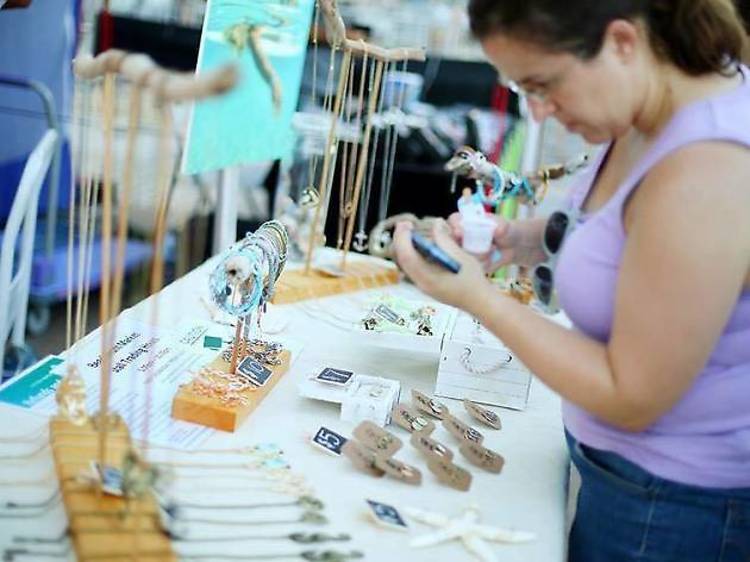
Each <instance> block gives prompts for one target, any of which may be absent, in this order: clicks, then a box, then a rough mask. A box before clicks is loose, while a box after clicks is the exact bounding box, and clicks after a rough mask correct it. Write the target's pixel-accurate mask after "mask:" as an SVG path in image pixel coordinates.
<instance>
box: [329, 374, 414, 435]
mask: <svg viewBox="0 0 750 562" xmlns="http://www.w3.org/2000/svg"><path fill="white" fill-rule="evenodd" d="M400 396H401V383H400V382H399V381H397V380H393V379H386V378H383V377H371V376H368V375H356V377H355V378H354V381H353V382H352V384H351V385H350V387H349V389H348V390H347V392H346V394H345V395H344V397H343V401H342V402H341V421H345V422H351V423H353V424H358V423H360V422H363V421H366V420H367V421H371V422H373V423H375V424H377V425H379V426H380V427H385V426H386V425H388V424H389V423H390V421H391V411H392V410H393V407H394V406H395V405H396V404H398V400H399V397H400Z"/></svg>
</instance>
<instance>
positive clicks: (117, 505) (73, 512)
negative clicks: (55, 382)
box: [50, 417, 177, 562]
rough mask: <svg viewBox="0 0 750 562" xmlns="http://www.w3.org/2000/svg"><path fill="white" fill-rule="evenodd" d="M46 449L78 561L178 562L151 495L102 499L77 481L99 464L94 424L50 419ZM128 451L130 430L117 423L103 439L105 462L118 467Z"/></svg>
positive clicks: (105, 497) (100, 494)
mask: <svg viewBox="0 0 750 562" xmlns="http://www.w3.org/2000/svg"><path fill="white" fill-rule="evenodd" d="M50 445H51V447H52V453H53V456H54V459H55V468H56V471H57V476H58V479H59V481H60V491H61V494H62V499H63V503H64V505H65V512H66V514H67V517H68V528H69V533H70V539H71V543H72V546H73V549H74V550H75V553H76V559H77V560H89V559H97V558H103V557H106V559H107V560H113V561H120V560H122V561H123V562H125V561H128V560H134V559H137V560H143V561H147V562H172V561H175V562H176V560H177V557H176V556H175V554H174V552H173V551H172V545H171V543H170V541H169V539H168V538H167V536H166V535H165V534H164V532H163V531H162V528H161V524H160V521H159V515H158V514H159V510H158V507H157V503H156V500H155V499H154V498H153V496H152V495H151V494H145V495H143V496H141V497H140V498H130V499H126V498H122V497H117V496H111V495H106V494H104V493H102V492H100V491H99V490H98V489H96V488H94V487H87V485H86V484H85V483H82V482H80V481H78V477H79V476H80V475H81V474H83V473H90V472H91V466H90V463H91V461H92V460H97V459H98V455H99V449H98V447H99V431H98V429H97V427H96V425H95V424H94V422H93V421H91V420H89V422H88V423H87V424H86V425H84V426H77V425H74V424H73V423H71V422H69V421H67V420H64V419H62V418H59V417H56V418H53V419H52V420H51V421H50ZM130 448H131V440H130V433H129V432H128V428H127V426H126V425H125V423H124V422H123V421H122V420H121V419H120V418H116V421H115V422H114V423H112V424H111V425H110V428H109V432H108V435H107V448H106V457H105V463H106V464H108V465H111V466H113V467H116V468H122V464H123V459H124V456H125V454H126V453H127V451H129V450H130Z"/></svg>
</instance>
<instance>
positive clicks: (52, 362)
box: [0, 355, 63, 408]
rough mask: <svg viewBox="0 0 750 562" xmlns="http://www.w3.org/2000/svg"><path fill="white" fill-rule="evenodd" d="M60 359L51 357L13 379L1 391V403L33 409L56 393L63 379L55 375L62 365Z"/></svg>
mask: <svg viewBox="0 0 750 562" xmlns="http://www.w3.org/2000/svg"><path fill="white" fill-rule="evenodd" d="M62 362H63V360H62V359H61V358H60V357H56V356H54V355H50V356H49V357H47V358H46V359H43V360H42V361H41V362H39V363H38V364H36V365H35V366H34V367H32V368H31V369H30V370H29V371H27V372H26V373H21V374H20V375H17V376H16V377H15V378H13V379H11V381H10V382H9V383H7V384H6V385H5V386H3V388H2V389H0V402H5V403H6V404H11V405H13V406H20V407H22V408H31V407H32V406H34V405H35V404H36V403H38V402H40V401H41V400H43V399H45V398H47V397H48V396H49V395H50V394H52V393H53V392H55V390H56V389H57V385H58V384H59V382H60V380H62V377H61V376H60V375H56V374H53V373H52V371H53V369H54V368H55V367H56V366H57V365H59V364H60V363H62Z"/></svg>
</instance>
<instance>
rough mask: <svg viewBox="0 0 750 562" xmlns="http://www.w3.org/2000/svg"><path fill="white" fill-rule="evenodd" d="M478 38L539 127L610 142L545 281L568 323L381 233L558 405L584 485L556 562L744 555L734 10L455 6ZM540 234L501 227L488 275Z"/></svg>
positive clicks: (746, 102)
mask: <svg viewBox="0 0 750 562" xmlns="http://www.w3.org/2000/svg"><path fill="white" fill-rule="evenodd" d="M469 13H470V19H471V24H472V29H473V32H474V34H475V35H476V36H477V37H478V38H479V39H480V41H481V42H482V47H483V49H484V51H485V53H486V54H487V56H488V58H489V59H490V60H491V62H492V63H493V64H494V65H495V66H496V67H497V68H498V70H499V71H500V72H501V74H502V75H503V76H504V77H506V78H508V79H512V81H513V82H514V84H515V86H516V87H517V88H518V90H519V91H521V92H523V93H525V95H526V97H527V101H528V104H529V107H530V110H531V112H532V114H533V116H534V117H535V118H536V119H537V120H542V119H545V118H546V117H554V118H556V119H558V120H559V121H560V122H561V123H562V124H563V125H565V126H566V127H567V129H568V130H569V131H572V132H574V133H577V134H580V135H581V136H583V137H584V138H585V139H586V140H587V141H589V142H591V143H607V145H606V149H605V150H603V151H602V155H601V156H600V158H599V159H598V160H597V161H596V162H594V165H593V166H592V169H591V171H590V174H588V177H587V178H586V180H585V181H583V182H582V185H581V186H580V189H579V190H578V191H576V193H575V194H574V196H573V204H574V206H576V207H578V208H579V209H580V211H581V213H582V215H581V219H579V221H578V225H577V228H576V229H575V230H574V231H573V232H572V233H571V234H569V235H568V236H567V240H565V243H564V247H563V249H562V251H561V254H560V255H559V258H558V261H557V268H556V270H555V272H554V283H555V287H556V289H557V292H558V295H559V298H560V303H561V305H562V307H563V309H564V310H565V312H566V313H567V314H568V316H569V317H570V319H571V320H572V322H573V324H574V326H575V329H574V330H566V329H564V328H562V327H560V326H558V325H556V324H554V323H552V322H550V321H548V320H547V319H545V318H544V317H542V316H540V315H538V314H536V313H535V312H534V311H532V310H530V309H529V308H526V307H524V306H522V305H521V304H519V303H517V302H516V301H514V300H512V299H510V298H509V297H506V296H504V295H501V294H499V293H498V292H497V291H496V290H495V289H494V287H493V286H492V285H491V284H490V283H489V281H487V280H486V278H485V275H484V271H483V270H482V266H481V265H480V263H479V261H478V260H477V259H475V258H473V257H471V256H468V255H467V254H465V253H464V252H462V251H461V250H460V248H459V246H458V245H457V243H456V239H460V236H461V232H460V220H459V219H457V218H456V217H452V219H451V224H452V226H453V227H454V228H453V232H452V233H453V236H452V237H451V236H450V234H449V233H448V231H447V229H444V231H441V230H436V232H435V236H436V241H437V243H438V244H439V245H440V246H442V247H443V249H445V250H446V251H447V252H448V253H450V254H452V255H453V256H455V257H456V258H457V259H458V260H459V261H460V262H461V264H462V269H461V272H460V273H459V274H458V275H453V274H451V273H447V272H445V271H444V270H441V269H438V268H437V267H435V266H434V265H431V264H428V263H427V262H425V261H424V260H422V258H421V257H420V256H419V255H418V254H417V253H416V252H415V251H414V249H413V248H412V246H411V244H410V240H409V227H408V226H407V225H400V226H399V228H398V229H397V233H396V241H395V244H396V248H397V255H398V261H399V263H400V265H401V266H402V268H403V269H404V270H405V271H406V273H407V274H408V275H409V276H410V277H411V278H412V279H413V280H414V281H415V282H416V283H417V285H419V286H420V287H421V288H422V289H423V290H425V291H426V292H427V293H429V294H431V295H433V296H434V297H436V298H437V299H439V300H442V301H443V302H446V303H449V304H452V305H455V306H457V307H460V308H462V309H464V310H466V311H467V312H468V313H469V314H472V315H474V316H475V317H476V318H478V319H479V320H480V321H481V322H482V323H483V324H484V325H485V326H486V327H487V328H488V329H490V330H492V331H493V332H494V333H495V334H497V335H498V336H499V337H500V338H501V339H502V340H503V341H504V342H505V343H506V344H507V345H508V346H509V347H510V348H511V349H512V350H513V351H514V352H515V353H516V354H517V355H518V357H519V358H520V359H521V360H522V361H523V362H524V363H525V364H526V365H527V366H528V367H529V368H530V369H531V370H532V371H533V372H534V373H536V374H537V375H538V376H539V378H540V379H542V380H543V381H544V382H545V383H546V384H547V385H549V386H550V387H551V388H553V389H554V390H556V391H557V392H558V393H559V394H560V395H561V396H562V397H563V399H564V421H565V426H566V429H567V432H566V433H567V438H568V442H569V445H570V449H571V456H572V460H573V462H574V463H575V464H576V465H577V467H578V469H579V471H580V473H581V476H582V487H581V491H580V494H579V497H578V507H577V512H576V519H575V521H574V525H573V529H572V531H571V536H570V544H569V555H570V559H571V560H573V561H575V562H578V561H603V562H604V561H606V562H616V561H620V560H622V561H624V560H628V561H629V560H652V561H657V560H658V561H680V562H685V561H691V562H700V561H706V562H708V561H711V562H716V561H721V562H729V561H747V560H750V151H749V150H748V148H749V147H750V73H749V72H748V69H747V68H745V67H740V66H739V64H738V63H737V61H738V60H740V57H741V54H742V51H743V49H744V47H745V44H744V43H745V35H744V32H743V29H742V25H741V23H740V20H739V19H738V17H737V14H736V11H735V8H734V6H733V4H732V2H731V0H651V1H647V0H567V1H565V2H559V1H555V0H471V1H470V4H469ZM544 227H545V223H544V221H540V220H536V221H526V222H521V221H517V222H512V223H510V224H508V223H504V222H498V226H497V229H496V232H495V245H496V246H497V249H500V250H502V252H503V261H504V263H510V262H515V263H519V264H522V265H526V266H532V265H534V264H536V263H538V262H540V261H542V260H544V259H546V255H545V252H544V251H543V248H542V233H543V230H544Z"/></svg>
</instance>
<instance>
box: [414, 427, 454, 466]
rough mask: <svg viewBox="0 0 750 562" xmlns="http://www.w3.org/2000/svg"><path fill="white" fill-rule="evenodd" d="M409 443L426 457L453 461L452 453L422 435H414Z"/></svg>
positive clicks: (440, 444)
mask: <svg viewBox="0 0 750 562" xmlns="http://www.w3.org/2000/svg"><path fill="white" fill-rule="evenodd" d="M410 442H411V444H412V446H413V447H414V448H415V449H417V450H418V451H419V452H421V453H423V454H425V455H427V456H428V457H438V458H440V459H443V460H446V461H452V460H453V451H451V450H450V449H449V448H448V447H446V446H445V445H443V444H442V443H439V442H438V441H435V440H434V439H432V438H431V437H427V436H426V435H424V434H420V433H415V434H414V435H412V436H411V440H410Z"/></svg>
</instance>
